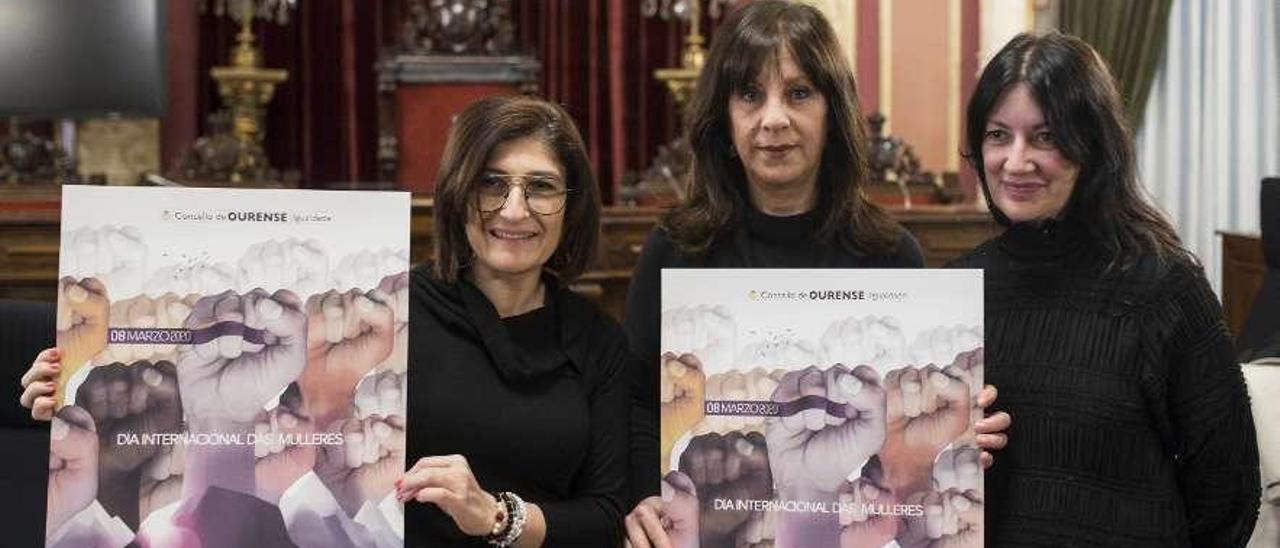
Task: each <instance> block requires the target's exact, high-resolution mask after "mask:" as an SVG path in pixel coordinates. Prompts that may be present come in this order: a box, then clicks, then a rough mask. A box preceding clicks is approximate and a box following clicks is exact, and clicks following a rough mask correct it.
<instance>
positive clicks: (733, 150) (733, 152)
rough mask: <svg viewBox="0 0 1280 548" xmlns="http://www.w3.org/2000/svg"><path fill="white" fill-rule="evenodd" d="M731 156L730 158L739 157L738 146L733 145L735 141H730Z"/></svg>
mask: <svg viewBox="0 0 1280 548" xmlns="http://www.w3.org/2000/svg"><path fill="white" fill-rule="evenodd" d="M729 157H730V158H737V157H738V147H735V146H733V143H729Z"/></svg>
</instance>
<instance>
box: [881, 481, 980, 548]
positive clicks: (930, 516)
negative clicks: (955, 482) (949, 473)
mask: <svg viewBox="0 0 1280 548" xmlns="http://www.w3.org/2000/svg"><path fill="white" fill-rule="evenodd" d="M905 503H906V504H919V505H923V506H924V515H923V516H906V517H904V518H903V524H902V528H901V529H900V530H899V532H898V544H899V545H901V546H902V548H977V547H979V546H982V497H981V496H980V495H979V494H978V493H977V492H976V491H960V490H956V489H947V490H946V491H932V490H928V491H922V492H919V493H915V494H913V495H911V496H909V497H907V499H906V501H905Z"/></svg>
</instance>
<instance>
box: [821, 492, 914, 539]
mask: <svg viewBox="0 0 1280 548" xmlns="http://www.w3.org/2000/svg"><path fill="white" fill-rule="evenodd" d="M837 500H838V501H839V508H840V548H880V547H882V546H884V545H885V544H888V543H889V541H891V540H893V539H894V537H896V536H898V526H899V525H900V523H901V519H900V518H899V517H898V516H897V515H895V514H894V513H893V512H892V511H890V510H891V509H892V508H893V506H894V505H895V504H897V503H898V500H897V498H896V497H895V496H894V495H893V491H891V490H889V489H888V488H886V487H884V486H881V485H879V484H877V483H876V482H875V481H873V480H872V479H871V478H867V477H860V478H857V479H855V480H853V481H852V482H845V483H844V484H842V485H841V486H840V490H839V498H838V499H837Z"/></svg>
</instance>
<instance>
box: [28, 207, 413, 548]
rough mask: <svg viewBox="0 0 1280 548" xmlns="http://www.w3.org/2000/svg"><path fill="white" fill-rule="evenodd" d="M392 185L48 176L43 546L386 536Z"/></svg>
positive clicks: (396, 459) (391, 477) (397, 370)
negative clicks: (238, 184) (55, 217)
mask: <svg viewBox="0 0 1280 548" xmlns="http://www.w3.org/2000/svg"><path fill="white" fill-rule="evenodd" d="M408 268H409V196H408V194H407V193H400V192H338V191H302V190H240V189H234V190H233V189H173V188H138V187H127V188H104V187H82V186H66V187H64V188H63V191H62V249H61V257H60V265H59V275H60V280H59V286H58V315H57V330H58V331H57V341H58V347H59V348H60V349H61V352H62V356H61V362H62V369H61V377H60V379H59V385H60V386H59V393H58V396H59V403H60V409H59V410H58V412H57V414H56V415H55V418H54V420H53V424H52V425H51V430H50V433H51V443H50V450H49V452H50V458H49V499H48V521H47V524H46V531H47V541H46V544H47V545H48V546H58V547H62V546H68V547H70V546H75V547H81V546H103V547H118V546H124V545H126V544H128V543H130V542H135V541H136V542H137V543H138V544H139V545H142V546H153V547H162V546H163V547H184V548H185V547H203V548H213V547H217V546H256V547H288V546H300V547H308V546H317V547H327V546H342V547H349V546H355V547H375V546H376V547H379V548H383V547H391V546H401V545H403V530H404V529H403V517H402V511H401V507H400V506H399V504H397V503H396V500H395V496H394V486H393V485H392V482H394V481H395V479H396V478H397V477H398V476H399V474H400V473H401V472H402V471H403V470H404V445H405V441H404V440H405V436H404V428H405V422H404V417H405V387H406V384H405V369H406V364H405V359H406V354H407V353H406V351H405V350H406V346H407V344H408V341H407V332H406V326H407V323H408V313H407V308H408V286H407V277H408Z"/></svg>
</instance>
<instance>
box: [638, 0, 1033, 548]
mask: <svg viewBox="0 0 1280 548" xmlns="http://www.w3.org/2000/svg"><path fill="white" fill-rule="evenodd" d="M844 59H845V57H844V54H843V53H842V52H841V51H840V49H839V46H838V44H837V41H836V38H835V34H834V32H833V31H832V29H831V26H830V24H829V23H828V22H827V21H826V19H825V18H824V17H823V16H822V14H821V12H819V11H818V10H816V9H814V8H812V7H811V6H808V5H804V4H801V3H799V2H788V1H781V0H757V1H756V2H752V3H749V4H747V5H746V6H744V7H742V8H740V9H738V10H737V11H735V12H734V13H733V14H732V15H731V16H730V17H729V18H727V19H726V21H725V22H724V24H723V25H721V26H720V28H719V29H718V30H717V31H716V35H715V39H714V40H713V42H712V45H711V49H710V51H709V53H708V57H707V61H706V64H705V66H706V67H707V68H706V69H705V70H704V71H703V73H702V75H701V77H700V80H699V83H698V86H697V89H696V92H695V94H694V96H693V97H692V98H691V103H690V105H689V106H688V110H687V116H688V118H687V121H686V128H687V130H688V139H689V145H690V147H691V149H692V150H693V162H692V166H691V168H692V174H691V177H690V180H689V187H688V198H687V200H686V201H685V202H684V203H682V204H681V205H679V206H677V207H676V208H675V209H673V210H672V211H671V212H669V213H668V214H667V215H665V216H664V217H663V218H662V220H661V222H660V223H659V226H658V227H657V228H655V229H654V231H653V232H652V233H651V234H650V235H649V239H648V241H647V242H646V243H645V246H644V251H643V252H642V253H641V256H640V260H639V262H638V263H637V265H636V268H635V273H634V276H633V277H632V280H631V287H630V290H629V292H628V294H627V306H626V318H625V321H624V324H625V326H626V328H627V335H628V338H629V340H630V343H631V349H632V353H633V354H634V355H635V356H636V358H637V359H638V362H637V363H638V365H639V367H637V368H636V369H635V370H634V371H633V375H632V377H633V382H632V400H633V404H632V422H631V428H632V434H631V440H632V441H631V469H632V473H631V483H630V488H631V496H632V502H637V501H639V502H640V503H639V504H638V505H637V506H636V507H635V509H634V510H633V511H632V512H631V514H630V515H629V516H628V517H627V520H626V528H627V538H628V541H629V545H630V546H632V547H634V548H641V547H647V546H650V545H651V544H652V543H655V542H661V541H665V540H666V536H667V535H666V534H665V533H664V532H663V530H662V527H661V525H660V523H661V522H662V521H668V522H669V520H663V519H662V518H664V517H666V516H664V508H663V503H662V500H661V499H660V498H658V497H656V496H653V495H656V494H657V493H658V489H659V466H658V465H659V460H660V457H659V454H660V450H659V417H658V399H659V394H658V365H659V353H660V350H659V343H660V341H659V339H660V332H661V311H660V301H661V294H662V288H661V270H662V269H663V268H920V267H923V266H924V260H923V257H922V255H921V253H920V246H919V244H917V243H916V240H915V238H913V237H912V236H911V234H910V233H908V232H907V231H906V230H904V229H903V228H902V227H901V226H899V225H898V224H897V223H896V222H894V221H893V220H892V219H890V218H889V216H888V215H887V214H886V213H885V212H884V211H883V210H881V209H880V208H879V207H877V206H876V205H874V204H873V203H871V202H870V201H869V200H868V199H867V197H866V196H865V195H864V194H863V191H862V185H863V183H864V181H865V180H866V177H867V173H866V161H867V154H868V152H867V144H866V142H865V132H864V129H863V124H862V120H861V116H860V114H859V110H858V98H857V92H856V91H855V86H854V80H853V74H852V71H851V70H850V68H849V66H848V64H847V63H846V62H845V61H844ZM991 398H994V391H993V390H990V389H988V390H987V391H984V397H983V402H986V401H989V400H990V399H991ZM1007 420H1008V417H1007V416H1000V417H991V418H988V419H984V420H983V421H980V422H979V424H978V425H976V428H977V430H978V431H979V432H982V433H984V434H983V435H981V436H979V438H980V439H979V443H980V444H982V445H983V446H984V447H985V448H993V447H997V446H998V445H1000V444H1002V443H1003V435H1002V434H998V433H997V434H992V433H993V432H997V431H998V430H1001V429H1003V428H1004V426H1003V425H1006V424H1007ZM664 437H669V436H664ZM670 441H671V440H670V439H666V440H663V441H662V443H668V442H670ZM668 449H670V448H664V449H663V452H665V450H668ZM984 458H985V459H987V460H986V461H987V462H989V458H990V456H989V455H984ZM704 533H705V531H704Z"/></svg>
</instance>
